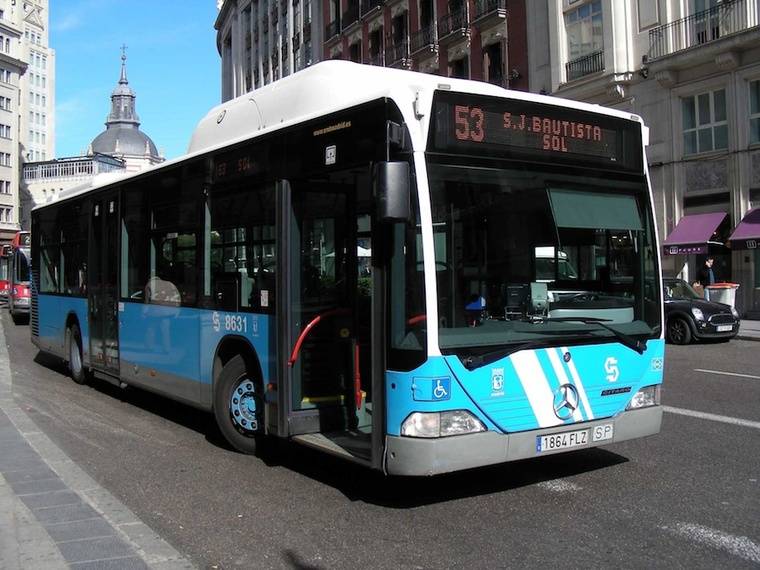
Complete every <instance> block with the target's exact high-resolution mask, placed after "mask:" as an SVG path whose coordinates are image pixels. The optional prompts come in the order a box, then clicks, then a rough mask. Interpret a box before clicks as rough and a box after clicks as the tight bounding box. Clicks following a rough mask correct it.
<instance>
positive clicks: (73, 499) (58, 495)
mask: <svg viewBox="0 0 760 570" xmlns="http://www.w3.org/2000/svg"><path fill="white" fill-rule="evenodd" d="M21 500H22V501H24V504H25V505H26V506H27V507H29V508H30V509H32V511H36V509H43V508H47V507H60V506H63V505H78V504H83V503H82V498H81V497H80V496H79V495H77V494H76V493H75V492H74V491H69V490H68V489H64V490H63V491H49V492H47V493H38V494H36V495H24V496H23V497H21Z"/></svg>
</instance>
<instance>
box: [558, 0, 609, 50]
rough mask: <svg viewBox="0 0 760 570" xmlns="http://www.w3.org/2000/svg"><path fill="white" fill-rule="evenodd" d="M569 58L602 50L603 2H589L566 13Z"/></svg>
mask: <svg viewBox="0 0 760 570" xmlns="http://www.w3.org/2000/svg"><path fill="white" fill-rule="evenodd" d="M565 29H566V31H567V53H568V60H570V61H572V60H574V59H578V58H579V57H583V56H586V55H590V54H592V53H595V52H598V51H602V50H603V49H604V37H603V31H602V2H601V0H597V1H596V2H589V3H587V4H584V5H583V6H578V7H577V8H574V9H573V10H570V11H569V12H566V13H565Z"/></svg>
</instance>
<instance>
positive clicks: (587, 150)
mask: <svg viewBox="0 0 760 570" xmlns="http://www.w3.org/2000/svg"><path fill="white" fill-rule="evenodd" d="M623 123H630V125H623ZM634 125H635V123H633V122H632V121H624V120H622V119H617V118H615V117H609V116H607V115H601V114H595V113H589V112H584V111H578V110H577V109H571V108H565V107H562V106H559V105H545V104H541V103H531V102H528V101H520V100H512V99H505V98H495V97H483V96H476V95H467V94H457V93H439V95H438V97H437V100H436V103H435V126H434V133H433V136H434V139H433V140H432V141H431V142H432V143H433V147H434V148H435V149H437V150H442V151H445V152H463V153H465V154H473V153H477V154H481V153H482V154H487V155H494V154H497V155H505V154H507V153H509V154H520V155H530V156H531V157H533V158H537V159H539V160H554V159H555V158H560V159H561V158H562V157H564V158H566V159H567V160H572V159H575V158H585V159H589V160H590V161H593V162H596V163H605V164H610V163H612V165H615V164H616V163H620V164H618V165H617V166H621V167H622V166H623V164H624V163H625V161H626V160H625V158H626V157H625V154H624V147H625V143H626V142H627V141H625V140H624V139H625V138H626V137H627V136H629V135H630V134H631V133H632V132H633V129H634V128H635V126H634ZM639 140H640V139H639ZM541 157H543V158H541Z"/></svg>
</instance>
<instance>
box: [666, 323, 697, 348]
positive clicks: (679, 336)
mask: <svg viewBox="0 0 760 570" xmlns="http://www.w3.org/2000/svg"><path fill="white" fill-rule="evenodd" d="M691 336H692V335H691V327H690V326H689V323H688V322H687V321H686V319H683V318H681V317H674V318H672V319H670V320H669V321H668V340H669V341H670V342H671V343H672V344H689V343H690V342H691Z"/></svg>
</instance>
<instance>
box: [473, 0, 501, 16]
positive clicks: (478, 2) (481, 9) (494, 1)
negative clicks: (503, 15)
mask: <svg viewBox="0 0 760 570" xmlns="http://www.w3.org/2000/svg"><path fill="white" fill-rule="evenodd" d="M506 9H507V0H475V18H474V20H480V19H481V18H485V17H486V16H490V15H491V14H496V13H498V12H500V11H502V12H504V11H506Z"/></svg>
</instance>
